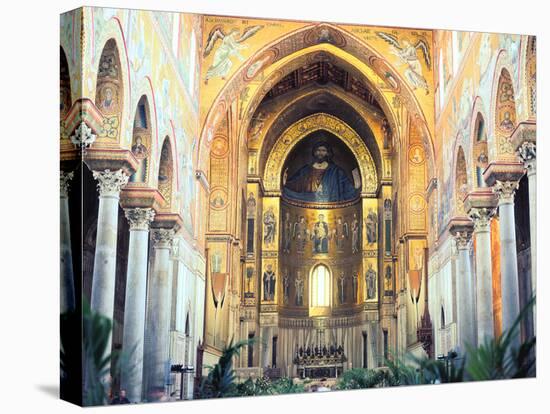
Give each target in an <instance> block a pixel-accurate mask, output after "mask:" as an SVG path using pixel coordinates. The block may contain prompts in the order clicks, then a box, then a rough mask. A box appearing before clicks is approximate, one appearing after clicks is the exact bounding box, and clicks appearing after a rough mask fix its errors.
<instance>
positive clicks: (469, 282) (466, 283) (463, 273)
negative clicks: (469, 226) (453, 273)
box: [455, 232, 476, 353]
mask: <svg viewBox="0 0 550 414" xmlns="http://www.w3.org/2000/svg"><path fill="white" fill-rule="evenodd" d="M470 236H471V233H469V232H468V233H466V232H457V234H456V235H455V239H456V241H457V245H458V276H457V290H458V292H457V296H458V298H457V305H458V306H457V308H458V340H459V344H460V352H461V353H464V352H465V351H466V345H470V346H474V347H475V346H476V324H475V317H474V315H475V309H474V297H475V292H474V283H473V277H472V268H471V265H470V248H469V245H470V243H469V241H470Z"/></svg>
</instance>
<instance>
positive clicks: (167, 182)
mask: <svg viewBox="0 0 550 414" xmlns="http://www.w3.org/2000/svg"><path fill="white" fill-rule="evenodd" d="M158 165H159V169H158V177H157V183H158V184H157V185H158V190H159V192H160V193H161V194H162V196H163V197H164V200H165V205H164V209H166V210H171V209H172V206H173V201H174V200H173V191H174V150H173V147H172V143H171V140H170V137H169V136H166V137H165V138H164V141H163V143H162V147H161V151H160V159H159V163H158Z"/></svg>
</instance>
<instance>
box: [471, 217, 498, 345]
mask: <svg viewBox="0 0 550 414" xmlns="http://www.w3.org/2000/svg"><path fill="white" fill-rule="evenodd" d="M494 214H495V209H493V208H472V209H470V211H469V212H468V215H469V216H470V218H471V219H472V221H473V222H474V238H475V242H476V243H475V246H476V254H475V257H476V262H475V266H476V275H477V289H476V298H477V340H478V343H479V344H482V343H483V342H484V341H485V340H486V339H491V338H493V336H494V332H495V331H494V321H493V270H492V260H491V219H492V217H493V216H494Z"/></svg>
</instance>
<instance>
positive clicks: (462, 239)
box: [453, 230, 472, 250]
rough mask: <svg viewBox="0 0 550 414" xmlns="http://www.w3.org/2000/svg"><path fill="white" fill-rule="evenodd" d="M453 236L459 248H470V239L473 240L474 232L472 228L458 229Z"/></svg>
mask: <svg viewBox="0 0 550 414" xmlns="http://www.w3.org/2000/svg"><path fill="white" fill-rule="evenodd" d="M453 237H454V239H455V241H456V247H457V248H458V250H462V249H468V248H469V244H470V240H472V232H471V230H463V231H457V232H456V233H454V234H453Z"/></svg>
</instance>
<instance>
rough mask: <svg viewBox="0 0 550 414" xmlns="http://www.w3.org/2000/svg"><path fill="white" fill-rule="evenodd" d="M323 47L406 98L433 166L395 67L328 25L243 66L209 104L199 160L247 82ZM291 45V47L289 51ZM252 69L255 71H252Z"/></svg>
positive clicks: (275, 45) (417, 109)
mask: <svg viewBox="0 0 550 414" xmlns="http://www.w3.org/2000/svg"><path fill="white" fill-rule="evenodd" d="M327 32H328V35H329V36H330V37H331V38H332V39H333V41H331V42H329V43H326V42H322V41H320V40H318V39H320V37H319V35H320V33H327ZM321 44H322V45H323V46H327V47H329V46H330V47H335V48H337V49H339V50H340V51H342V52H343V53H347V54H349V55H350V56H352V57H353V59H355V60H359V61H361V62H364V63H365V64H366V65H368V66H370V67H371V68H372V70H374V72H375V73H376V74H377V75H378V76H379V77H380V79H381V82H382V83H384V84H385V85H386V86H387V87H388V88H390V89H391V90H394V91H398V92H399V93H400V94H401V95H403V97H402V99H401V102H402V103H403V104H405V105H406V106H407V109H408V110H409V112H410V113H411V117H412V119H413V120H414V122H415V123H420V124H422V129H423V135H424V136H425V137H424V138H425V140H426V143H425V145H426V147H427V148H426V152H427V155H428V154H429V156H428V157H427V158H429V159H430V162H431V163H433V160H435V157H434V145H433V139H432V136H431V133H430V131H429V128H427V126H426V125H427V124H426V117H425V115H424V112H423V110H422V108H421V106H420V104H419V102H418V100H417V98H416V96H415V95H414V93H413V91H412V88H411V87H410V86H409V85H408V84H407V83H406V82H405V81H404V79H403V77H402V76H401V75H400V74H399V73H398V71H397V70H396V69H395V68H394V67H393V66H392V64H390V63H389V62H387V61H386V60H385V59H384V58H383V57H382V55H381V54H380V53H379V52H378V51H376V50H374V49H373V48H372V47H371V45H369V44H368V43H366V42H365V41H364V40H362V39H360V38H358V37H357V36H355V35H354V34H352V33H350V32H348V31H346V30H344V29H342V28H340V27H337V26H335V25H332V24H327V23H321V24H318V23H316V24H312V25H309V26H305V27H303V28H300V29H298V30H295V31H293V32H290V33H287V34H285V35H284V36H281V37H280V38H278V39H276V40H274V41H273V42H271V43H269V44H267V45H265V46H264V47H263V48H261V49H259V50H258V51H257V52H256V53H255V54H253V55H252V56H251V57H250V58H249V59H247V61H246V62H245V63H243V65H241V67H240V68H239V69H238V70H237V71H236V72H235V73H234V74H233V75H232V76H231V77H230V78H229V80H228V81H227V82H226V83H225V85H224V86H223V87H222V89H221V90H220V92H219V93H218V95H217V96H216V98H215V99H214V100H213V102H212V103H211V104H210V110H209V112H208V113H207V115H206V118H205V120H204V123H203V125H202V126H201V135H200V141H199V154H198V159H205V157H203V156H201V152H202V151H208V149H209V141H210V140H211V139H212V137H213V132H214V129H215V127H216V124H217V122H219V121H220V120H221V116H220V114H223V113H225V111H226V109H227V108H228V107H229V106H230V105H231V103H232V102H233V101H234V100H235V99H236V98H237V94H238V91H241V90H242V89H243V88H244V87H245V86H246V84H247V83H248V82H250V81H251V80H253V79H254V76H257V74H258V73H260V72H262V71H263V72H265V69H266V68H268V67H270V66H271V65H273V64H274V63H275V62H277V61H279V60H282V59H283V58H285V57H288V56H289V55H292V54H293V53H296V52H298V54H303V51H304V50H305V49H307V48H309V47H312V46H318V45H321ZM289 45H292V46H291V47H289ZM259 62H261V64H260V68H261V69H262V70H259V69H257V68H256V66H257V65H258V63H259ZM253 67H254V70H251V69H252V68H253ZM250 73H252V74H253V76H252V78H251V77H249V76H248V74H250ZM264 74H265V73H264ZM265 92H267V91H265ZM240 136H242V134H241V135H240ZM429 171H434V168H431V167H430V168H429Z"/></svg>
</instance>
